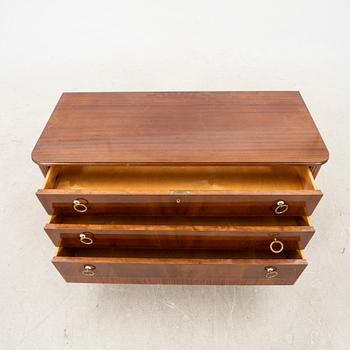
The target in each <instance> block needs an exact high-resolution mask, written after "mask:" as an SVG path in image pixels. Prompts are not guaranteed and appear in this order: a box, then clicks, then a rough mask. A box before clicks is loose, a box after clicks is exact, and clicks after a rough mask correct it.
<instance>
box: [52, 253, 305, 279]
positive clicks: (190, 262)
mask: <svg viewBox="0 0 350 350" xmlns="http://www.w3.org/2000/svg"><path fill="white" fill-rule="evenodd" d="M52 261H53V264H54V265H55V267H56V268H57V270H58V271H59V272H60V273H61V275H62V276H63V278H64V279H65V280H66V281H67V282H83V283H84V282H85V283H140V284H142V283H147V284H226V285H229V284H244V285H252V284H253V285H275V284H281V285H285V284H293V283H294V282H295V281H296V279H297V278H298V277H299V275H300V274H301V273H302V271H303V270H304V269H305V267H306V266H307V262H306V260H305V259H303V257H302V254H301V253H300V252H298V251H292V252H285V253H284V254H283V255H280V256H279V257H276V256H275V255H274V254H272V253H266V252H254V251H249V252H246V251H241V252H232V251H225V252H223V251H221V250H220V251H215V250H197V251H196V250H192V251H189V250H164V249H163V250H126V249H112V248H110V249H81V248H63V249H60V250H59V252H58V254H57V256H55V257H54V258H53V260H52ZM84 265H92V266H93V267H94V268H95V269H94V276H84V275H82V271H83V270H84ZM270 266H273V267H274V268H275V269H276V271H277V273H278V276H276V277H274V278H266V268H267V267H270Z"/></svg>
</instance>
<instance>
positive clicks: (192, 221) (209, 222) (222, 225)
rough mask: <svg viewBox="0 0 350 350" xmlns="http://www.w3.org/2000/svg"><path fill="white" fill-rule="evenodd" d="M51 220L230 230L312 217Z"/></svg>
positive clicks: (304, 222)
mask: <svg viewBox="0 0 350 350" xmlns="http://www.w3.org/2000/svg"><path fill="white" fill-rule="evenodd" d="M49 224H56V225H64V224H66V225H116V226H118V225H120V226H132V227H134V228H135V230H137V229H140V226H147V230H152V227H154V229H155V230H157V229H160V228H161V229H162V230H166V229H167V228H168V229H170V230H173V229H174V227H179V226H181V227H191V228H192V229H194V230H195V229H196V228H198V230H199V229H200V227H204V228H205V227H215V230H217V231H220V230H228V229H230V227H233V226H247V227H250V226H253V227H257V226H263V227H285V226H288V227H290V226H311V220H310V218H309V217H307V216H230V217H216V216H213V217H210V216H209V217H206V216H200V217H196V216H132V217H130V216H115V215H83V216H65V215H53V216H51V217H50V220H49Z"/></svg>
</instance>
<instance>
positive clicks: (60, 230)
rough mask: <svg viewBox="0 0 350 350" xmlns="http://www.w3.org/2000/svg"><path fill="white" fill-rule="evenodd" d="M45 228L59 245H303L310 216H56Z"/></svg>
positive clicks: (308, 232) (259, 247) (309, 234)
mask: <svg viewBox="0 0 350 350" xmlns="http://www.w3.org/2000/svg"><path fill="white" fill-rule="evenodd" d="M45 231H46V232H47V234H48V236H49V237H50V238H51V240H52V242H53V243H54V244H55V245H56V246H62V247H89V248H94V247H112V246H114V247H119V248H136V249H139V248H147V249H234V250H239V249H251V248H254V249H256V250H264V251H269V250H271V251H273V252H275V253H276V254H277V253H281V252H282V251H283V250H297V249H304V248H305V246H306V245H307V243H308V242H309V240H310V239H311V237H312V235H313V234H314V232H315V231H314V228H313V227H312V224H311V222H310V219H309V218H308V217H294V216H271V217H269V216H260V217H255V216H241V217H218V216H216V217H203V216H198V217H194V216H187V217H180V216H178V217H170V216H169V217H167V216H165V217H152V216H143V217H138V216H113V215H98V214H97V215H86V216H80V217H76V216H68V217H67V216H64V215H55V216H51V217H50V220H49V223H48V224H47V225H45Z"/></svg>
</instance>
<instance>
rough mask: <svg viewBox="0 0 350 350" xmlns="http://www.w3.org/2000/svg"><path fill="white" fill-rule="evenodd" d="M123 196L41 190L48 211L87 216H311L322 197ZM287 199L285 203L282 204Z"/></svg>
mask: <svg viewBox="0 0 350 350" xmlns="http://www.w3.org/2000/svg"><path fill="white" fill-rule="evenodd" d="M194 192H195V191H193V192H191V194H187V195H152V194H148V195H136V194H135V195H121V194H120V193H106V192H101V191H93V192H89V193H87V192H82V191H68V190H67V191H66V190H39V191H38V192H37V196H38V198H39V200H40V201H41V203H42V205H43V206H44V208H45V209H46V211H47V213H48V214H67V215H74V214H76V215H84V214H99V213H112V214H115V215H160V216H163V215H165V216H173V215H186V216H230V215H276V216H277V215H279V216H280V215H285V216H305V215H311V214H312V212H313V210H314V209H315V207H316V205H317V204H318V202H319V201H320V199H321V197H322V193H321V192H320V191H318V190H305V191H270V192H262V191H254V192H252V191H238V192H237V191H236V192H232V191H231V192H230V193H228V192H226V193H225V194H217V193H211V194H210V195H209V194H197V193H194ZM281 202H283V204H282V205H281V204H279V203H281Z"/></svg>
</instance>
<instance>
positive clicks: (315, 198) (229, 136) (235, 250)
mask: <svg viewBox="0 0 350 350" xmlns="http://www.w3.org/2000/svg"><path fill="white" fill-rule="evenodd" d="M32 158H33V161H34V162H36V163H37V164H38V165H39V167H40V169H41V171H42V172H43V174H44V176H45V181H44V183H43V185H42V187H41V189H39V190H38V191H37V196H38V198H39V200H40V202H41V203H42V205H43V207H44V209H45V210H46V212H47V213H48V214H49V219H48V223H47V224H46V225H45V231H46V232H47V234H48V236H49V237H50V239H51V240H52V242H53V244H54V245H55V246H56V247H57V253H56V255H55V256H54V258H53V263H54V265H55V266H56V268H57V269H58V271H59V272H60V273H61V275H62V276H63V278H64V279H65V280H66V281H68V282H89V283H152V284H155V283H168V284H170V283H174V284H257V285H258V284H266V285H276V284H292V283H294V282H295V281H296V279H297V278H298V277H299V275H300V274H301V273H302V271H303V270H304V268H305V267H306V265H307V261H306V259H305V257H304V255H303V249H304V248H305V247H306V245H307V243H308V242H309V240H310V239H311V237H312V235H313V234H314V228H313V227H312V223H311V220H310V218H309V216H310V215H311V214H312V212H313V211H314V209H315V208H316V206H317V204H318V202H319V200H320V199H321V197H322V192H321V191H320V190H319V189H318V188H317V185H316V183H315V177H316V175H317V173H318V171H319V169H320V167H321V165H322V164H323V163H325V162H326V161H327V160H328V151H327V149H326V146H325V145H324V142H323V140H322V138H321V136H320V134H319V132H318V130H317V128H316V126H315V124H314V122H313V120H312V118H311V116H310V113H309V112H308V110H307V108H306V106H305V104H304V102H303V100H302V98H301V96H300V94H299V93H298V92H128V93H126V92H125V93H124V92H115V93H64V94H63V95H62V96H61V98H60V100H59V102H58V104H57V106H56V107H55V109H54V111H53V113H52V115H51V117H50V119H49V121H48V123H47V125H46V127H45V128H44V131H43V133H42V134H41V136H40V138H39V140H38V142H37V144H36V146H35V148H34V150H33V153H32Z"/></svg>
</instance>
